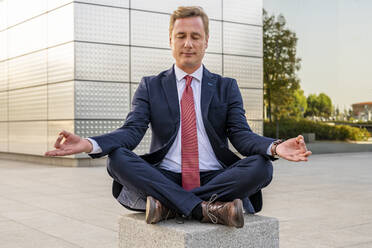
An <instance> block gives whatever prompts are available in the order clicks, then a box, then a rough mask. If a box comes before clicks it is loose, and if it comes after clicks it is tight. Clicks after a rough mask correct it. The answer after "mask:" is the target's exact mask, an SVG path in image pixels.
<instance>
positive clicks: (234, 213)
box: [201, 199, 244, 228]
mask: <svg viewBox="0 0 372 248" xmlns="http://www.w3.org/2000/svg"><path fill="white" fill-rule="evenodd" d="M201 206H202V209H203V219H202V220H201V222H209V223H214V224H223V225H227V226H235V227H236V228H241V227H243V226H244V216H243V202H242V200H240V199H235V200H234V201H232V202H213V200H212V201H209V202H205V201H203V202H202V203H201Z"/></svg>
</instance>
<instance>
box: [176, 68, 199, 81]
mask: <svg viewBox="0 0 372 248" xmlns="http://www.w3.org/2000/svg"><path fill="white" fill-rule="evenodd" d="M174 73H175V74H176V79H177V82H180V81H181V80H182V79H183V78H184V77H185V76H186V75H188V74H187V73H186V72H184V71H183V70H182V69H180V68H179V67H178V66H177V65H176V64H174ZM190 76H192V77H193V78H195V79H197V80H198V81H199V82H201V80H202V77H203V64H201V65H200V67H199V68H198V69H197V70H196V71H194V72H193V73H191V74H190Z"/></svg>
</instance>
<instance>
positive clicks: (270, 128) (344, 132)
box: [264, 119, 371, 141]
mask: <svg viewBox="0 0 372 248" xmlns="http://www.w3.org/2000/svg"><path fill="white" fill-rule="evenodd" d="M302 133H315V137H316V139H317V140H343V141H345V140H355V141H361V140H367V139H368V138H369V137H371V134H370V133H369V132H368V131H367V130H366V129H365V128H362V129H360V128H357V127H351V126H347V125H336V126H331V125H329V124H325V123H322V122H315V121H311V120H306V119H302V120H294V119H282V120H280V121H279V138H282V139H283V138H284V139H287V138H292V137H296V136H297V135H299V134H302ZM264 136H267V137H273V138H275V137H276V123H275V122H272V123H270V122H268V121H265V123H264Z"/></svg>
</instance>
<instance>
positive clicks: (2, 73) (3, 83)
mask: <svg viewBox="0 0 372 248" xmlns="http://www.w3.org/2000/svg"><path fill="white" fill-rule="evenodd" d="M4 90H8V61H3V62H0V91H4Z"/></svg>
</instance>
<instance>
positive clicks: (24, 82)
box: [8, 50, 47, 89]
mask: <svg viewBox="0 0 372 248" xmlns="http://www.w3.org/2000/svg"><path fill="white" fill-rule="evenodd" d="M8 66H9V69H8V70H9V71H8V76H9V77H8V80H9V81H8V82H9V89H17V88H23V87H30V86H36V85H40V84H46V83H47V52H46V50H42V51H40V52H36V53H31V54H28V55H24V56H21V57H17V58H14V59H10V60H9V61H8Z"/></svg>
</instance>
